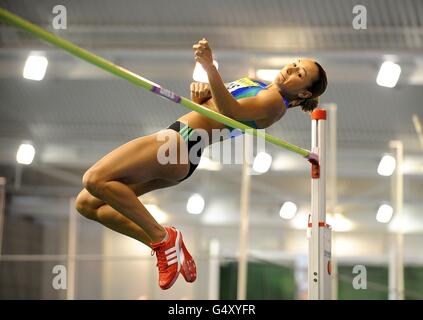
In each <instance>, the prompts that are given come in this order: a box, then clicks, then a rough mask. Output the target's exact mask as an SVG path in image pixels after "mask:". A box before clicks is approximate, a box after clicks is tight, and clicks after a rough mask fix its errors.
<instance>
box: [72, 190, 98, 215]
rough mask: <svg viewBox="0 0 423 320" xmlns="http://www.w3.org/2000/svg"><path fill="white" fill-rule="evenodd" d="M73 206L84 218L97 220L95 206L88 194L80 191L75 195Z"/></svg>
mask: <svg viewBox="0 0 423 320" xmlns="http://www.w3.org/2000/svg"><path fill="white" fill-rule="evenodd" d="M75 208H76V210H77V211H78V212H79V213H80V214H81V215H83V216H84V217H85V218H87V219H90V220H97V208H94V207H93V206H92V205H91V202H90V199H89V195H87V193H86V192H84V191H81V192H80V193H79V195H78V196H77V197H76V200H75Z"/></svg>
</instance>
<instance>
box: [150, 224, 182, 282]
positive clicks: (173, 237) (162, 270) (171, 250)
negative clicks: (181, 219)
mask: <svg viewBox="0 0 423 320" xmlns="http://www.w3.org/2000/svg"><path fill="white" fill-rule="evenodd" d="M165 229H166V232H167V234H168V239H167V241H162V242H157V243H152V244H151V248H152V252H151V255H154V253H156V257H157V266H158V267H159V286H160V288H162V289H163V290H166V289H169V288H170V287H171V286H172V285H173V284H174V283H175V281H176V279H177V278H178V275H179V272H180V270H181V262H180V261H181V260H180V259H181V254H182V250H181V243H182V234H181V232H180V231H178V230H176V229H175V228H173V227H165Z"/></svg>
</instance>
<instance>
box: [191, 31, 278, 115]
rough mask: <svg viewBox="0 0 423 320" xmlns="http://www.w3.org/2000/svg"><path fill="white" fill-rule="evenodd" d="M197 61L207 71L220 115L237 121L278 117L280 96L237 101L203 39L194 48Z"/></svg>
mask: <svg viewBox="0 0 423 320" xmlns="http://www.w3.org/2000/svg"><path fill="white" fill-rule="evenodd" d="M193 49H195V60H196V61H198V62H199V63H200V64H201V65H202V66H203V68H204V69H205V70H206V72H207V75H208V78H209V83H210V91H211V94H212V97H213V101H214V103H215V105H216V108H217V109H218V110H219V112H220V113H222V114H224V115H226V116H228V117H230V118H233V119H236V120H259V119H265V118H269V117H272V116H273V115H276V114H277V112H278V110H279V108H280V107H279V105H280V103H281V98H280V95H279V94H274V93H273V92H272V93H270V92H267V93H266V94H260V93H261V92H260V93H259V94H258V95H257V96H255V97H249V98H243V99H240V100H238V101H237V100H236V99H235V98H234V97H233V96H232V95H231V93H230V92H229V91H228V89H226V86H225V83H224V82H223V80H222V77H221V76H220V74H219V71H217V69H216V67H215V66H214V64H213V57H212V52H211V49H210V47H209V45H208V42H207V40H205V39H203V40H201V41H199V42H198V43H197V44H195V45H194V46H193Z"/></svg>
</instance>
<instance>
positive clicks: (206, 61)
mask: <svg viewBox="0 0 423 320" xmlns="http://www.w3.org/2000/svg"><path fill="white" fill-rule="evenodd" d="M192 48H193V49H194V50H195V61H197V62H199V63H200V64H201V65H202V66H203V68H204V70H206V71H207V70H208V69H209V68H210V67H213V54H212V50H211V48H210V46H209V42H208V41H207V40H206V39H205V38H203V39H202V40H200V41H198V42H197V43H196V44H194V45H193V46H192Z"/></svg>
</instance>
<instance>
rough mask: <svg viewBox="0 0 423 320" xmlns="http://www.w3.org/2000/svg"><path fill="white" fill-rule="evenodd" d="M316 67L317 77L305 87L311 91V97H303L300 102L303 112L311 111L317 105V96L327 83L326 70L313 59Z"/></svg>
mask: <svg viewBox="0 0 423 320" xmlns="http://www.w3.org/2000/svg"><path fill="white" fill-rule="evenodd" d="M314 63H315V64H316V66H317V68H318V69H319V77H318V78H317V80H315V81H314V82H313V83H312V84H311V86H310V87H308V88H307V90H308V91H310V92H311V97H310V98H307V99H304V101H303V102H301V103H300V105H301V110H302V111H304V112H311V111H313V110H314V109H315V108H317V106H318V105H319V96H321V95H322V94H323V92H325V90H326V87H327V85H328V79H327V77H326V71H325V70H324V69H323V67H322V66H321V65H320V64H319V63H317V62H316V61H314Z"/></svg>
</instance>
